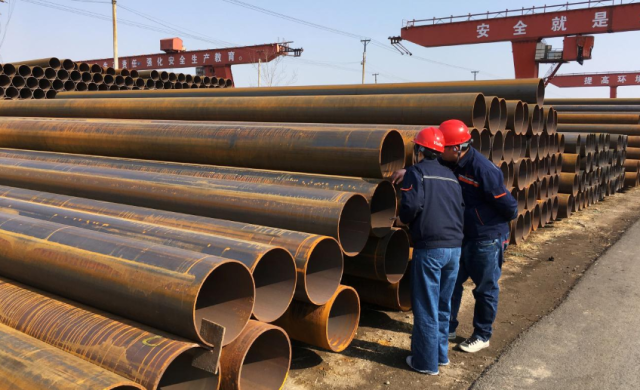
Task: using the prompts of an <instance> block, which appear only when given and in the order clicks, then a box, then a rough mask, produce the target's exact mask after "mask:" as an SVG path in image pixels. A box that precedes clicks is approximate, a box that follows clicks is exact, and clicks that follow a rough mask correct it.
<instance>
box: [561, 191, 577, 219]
mask: <svg viewBox="0 0 640 390" xmlns="http://www.w3.org/2000/svg"><path fill="white" fill-rule="evenodd" d="M557 198H558V215H557V217H558V218H569V217H570V216H571V213H572V212H573V211H574V209H575V198H574V197H573V195H571V194H558V196H557Z"/></svg>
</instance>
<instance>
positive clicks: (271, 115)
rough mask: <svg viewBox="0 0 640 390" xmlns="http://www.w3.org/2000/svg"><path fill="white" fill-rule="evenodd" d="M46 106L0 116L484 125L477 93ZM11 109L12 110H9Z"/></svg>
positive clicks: (2, 110)
mask: <svg viewBox="0 0 640 390" xmlns="http://www.w3.org/2000/svg"><path fill="white" fill-rule="evenodd" d="M47 103H50V104H48V105H47V104H43V105H40V106H37V105H32V104H24V105H16V104H11V105H8V104H7V105H3V106H2V107H0V115H1V116H25V117H36V116H37V117H59V118H116V119H169V120H191V121H250V122H285V121H286V122H303V123H313V122H318V123H375V124H404V125H419V124H422V123H441V122H443V121H445V120H447V119H452V118H454V119H459V120H461V121H463V122H465V124H467V125H469V126H473V127H480V128H481V127H483V125H484V122H485V118H486V107H485V103H484V98H483V96H482V95H481V94H476V93H464V94H446V95H438V94H433V95H422V94H415V95H366V96H353V95H345V96H272V97H234V98H231V97H207V98H198V97H195V98H193V97H188V98H182V99H175V98H157V99H55V100H52V101H50V102H47ZM9 106H10V107H9Z"/></svg>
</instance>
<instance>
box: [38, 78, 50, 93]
mask: <svg viewBox="0 0 640 390" xmlns="http://www.w3.org/2000/svg"><path fill="white" fill-rule="evenodd" d="M38 88H40V89H42V90H43V91H46V90H48V89H50V88H51V81H49V80H47V79H40V80H38Z"/></svg>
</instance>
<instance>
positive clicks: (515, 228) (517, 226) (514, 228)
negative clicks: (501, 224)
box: [510, 214, 524, 245]
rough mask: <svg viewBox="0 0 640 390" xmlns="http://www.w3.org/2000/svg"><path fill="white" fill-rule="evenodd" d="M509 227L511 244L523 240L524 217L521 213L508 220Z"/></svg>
mask: <svg viewBox="0 0 640 390" xmlns="http://www.w3.org/2000/svg"><path fill="white" fill-rule="evenodd" d="M510 229H511V235H510V243H511V244H513V245H518V244H521V243H522V241H523V240H524V217H523V216H522V214H520V215H518V218H516V219H514V220H512V221H511V222H510Z"/></svg>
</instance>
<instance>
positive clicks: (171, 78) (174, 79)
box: [169, 72, 178, 83]
mask: <svg viewBox="0 0 640 390" xmlns="http://www.w3.org/2000/svg"><path fill="white" fill-rule="evenodd" d="M177 80H178V76H176V74H175V73H173V72H171V73H169V81H171V82H172V83H173V82H176V81H177Z"/></svg>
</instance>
